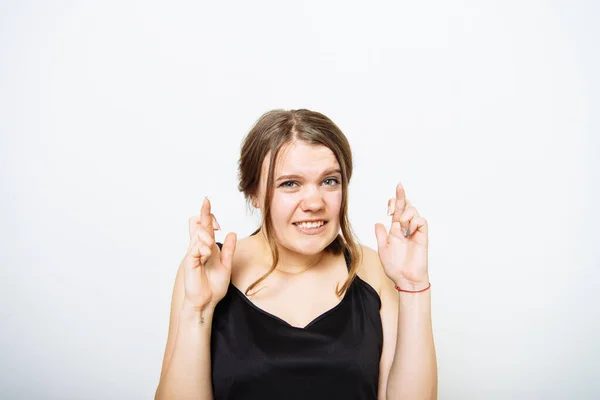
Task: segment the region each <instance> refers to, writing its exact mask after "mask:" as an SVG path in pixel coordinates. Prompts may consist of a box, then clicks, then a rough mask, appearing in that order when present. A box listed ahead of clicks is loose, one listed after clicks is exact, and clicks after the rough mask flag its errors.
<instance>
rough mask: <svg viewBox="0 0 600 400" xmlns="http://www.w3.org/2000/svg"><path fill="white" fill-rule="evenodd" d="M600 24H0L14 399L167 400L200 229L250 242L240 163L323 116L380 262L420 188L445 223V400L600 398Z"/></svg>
mask: <svg viewBox="0 0 600 400" xmlns="http://www.w3.org/2000/svg"><path fill="white" fill-rule="evenodd" d="M599 11H600V7H599V6H598V3H596V2H592V1H589V2H584V1H555V2H541V1H518V2H517V1H457V0H451V1H445V0H438V1H420V2H414V1H412V2H408V1H401V2H398V1H387V2H384V1H372V2H348V1H341V0H338V1H329V2H325V1H323V2H321V1H317V0H313V1H296V2H280V1H274V0H273V1H264V0H259V1H251V2H242V1H238V2H214V1H213V2H194V1H189V2H158V1H137V2H136V1H118V2H117V1H104V2H92V1H55V2H43V1H37V2H32V1H8V2H7V1H4V2H2V3H1V4H0V204H1V208H0V267H1V269H0V321H1V328H0V397H1V398H3V399H42V398H43V399H107V398H110V399H148V398H152V396H153V395H154V391H155V389H156V385H157V383H158V377H159V373H160V367H161V362H162V356H163V352H164V346H165V342H166V337H167V328H168V318H169V304H170V297H171V291H172V287H173V282H174V278H175V273H176V270H177V267H178V265H179V262H180V261H181V259H182V257H183V255H184V253H185V250H186V248H187V245H188V237H187V235H188V233H187V220H188V218H189V217H190V216H191V215H194V214H197V213H198V212H199V209H200V205H201V202H202V199H203V197H204V196H209V197H210V198H211V200H212V203H213V211H214V213H215V215H216V216H217V217H218V219H219V222H220V224H221V227H222V228H223V232H222V233H219V235H220V236H218V239H221V240H222V239H223V237H224V235H223V234H224V233H227V232H229V231H235V232H237V233H238V235H239V236H246V235H248V234H249V233H251V232H252V230H253V229H254V227H255V226H256V223H257V217H256V216H255V215H254V216H253V215H251V214H250V213H249V212H248V211H247V208H246V204H245V202H244V199H243V197H242V195H241V194H240V193H238V192H237V181H236V174H237V171H236V167H237V159H238V156H239V146H240V141H241V139H242V138H243V136H244V135H245V134H246V133H247V132H248V130H249V129H250V127H251V126H252V124H253V123H254V122H255V121H256V119H258V117H259V116H260V115H261V114H262V113H263V112H265V111H267V110H270V109H272V108H310V109H314V110H317V111H321V112H323V113H325V114H326V115H328V116H329V117H331V118H332V119H333V120H334V121H335V122H336V123H337V124H338V125H339V126H340V127H341V128H342V130H343V131H344V132H345V133H346V135H347V136H348V138H349V140H350V143H351V145H352V148H353V151H354V156H355V175H354V177H353V179H352V182H351V187H350V213H351V214H350V215H351V221H352V224H353V227H354V229H355V231H356V232H357V234H358V237H359V238H360V240H361V242H362V243H364V244H366V245H368V246H371V247H374V246H375V245H376V241H375V235H374V230H373V225H374V224H375V223H376V222H385V223H386V224H387V221H388V218H387V217H386V206H387V199H388V198H389V197H393V196H394V188H395V184H396V183H397V182H398V181H401V182H403V184H404V185H405V188H406V191H407V196H408V198H409V199H410V200H411V201H412V202H413V204H414V205H415V206H416V207H417V208H418V210H419V211H420V213H421V215H423V216H424V217H426V218H427V220H428V222H429V227H430V264H429V269H430V275H431V281H432V299H433V321H434V335H435V342H436V348H437V355H438V364H439V398H440V399H461V400H462V399H567V398H568V399H594V398H600V387H599V386H598V385H597V379H598V376H599V373H600V361H599V357H600V334H599V333H598V329H599V327H600V319H599V305H600V295H599V293H600V284H599V280H600V272H599V267H600V257H599V251H598V247H597V246H598V244H599V243H600V240H599V239H600V235H599V229H598V226H599V224H600V213H599V212H598V209H597V208H596V207H594V204H596V205H597V204H600V195H599V193H600V192H599V186H600V185H599V182H600V172H599V171H600V165H599V162H598V159H597V157H598V154H599V153H598V150H599V147H600V146H599V145H600V143H599V142H600V140H599V137H598V136H599V131H600V130H599V128H600V117H599V113H598V111H599V105H600V96H599V90H600V83H599V81H600V80H599V77H598V73H597V71H599V70H600V59H599V54H600V53H599V52H598V48H599V46H598V38H599V36H600V35H599V34H600V28H599V27H598V24H597V20H598V17H599V16H600V13H599ZM594 246H596V247H594Z"/></svg>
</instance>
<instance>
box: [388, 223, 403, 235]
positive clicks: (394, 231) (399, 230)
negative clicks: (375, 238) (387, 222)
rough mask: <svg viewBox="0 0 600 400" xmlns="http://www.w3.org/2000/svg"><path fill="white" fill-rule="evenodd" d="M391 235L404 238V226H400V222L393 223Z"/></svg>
mask: <svg viewBox="0 0 600 400" xmlns="http://www.w3.org/2000/svg"><path fill="white" fill-rule="evenodd" d="M390 235H394V236H396V237H400V236H404V232H402V226H401V225H400V222H398V221H393V222H392V226H391V227H390Z"/></svg>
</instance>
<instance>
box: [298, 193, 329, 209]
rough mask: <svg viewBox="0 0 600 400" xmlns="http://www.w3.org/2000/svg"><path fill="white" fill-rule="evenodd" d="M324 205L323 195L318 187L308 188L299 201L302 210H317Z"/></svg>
mask: <svg viewBox="0 0 600 400" xmlns="http://www.w3.org/2000/svg"><path fill="white" fill-rule="evenodd" d="M324 206H325V202H324V201H323V195H322V193H321V191H320V190H319V189H310V190H308V191H307V192H306V194H305V196H304V198H303V199H302V202H301V203H300V207H301V208H302V211H312V212H314V211H319V210H321V209H322V208H323V207H324Z"/></svg>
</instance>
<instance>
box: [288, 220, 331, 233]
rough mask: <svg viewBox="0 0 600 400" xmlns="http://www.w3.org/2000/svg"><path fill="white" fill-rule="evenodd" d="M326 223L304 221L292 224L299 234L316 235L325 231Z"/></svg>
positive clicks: (322, 221) (323, 221)
mask: <svg viewBox="0 0 600 400" xmlns="http://www.w3.org/2000/svg"><path fill="white" fill-rule="evenodd" d="M327 222H328V221H325V220H321V221H310V222H307V221H304V222H294V223H293V225H294V226H295V227H296V229H298V230H299V231H300V232H301V233H305V234H309V235H316V234H318V233H321V232H323V231H324V230H325V225H327Z"/></svg>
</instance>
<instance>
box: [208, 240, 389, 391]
mask: <svg viewBox="0 0 600 400" xmlns="http://www.w3.org/2000/svg"><path fill="white" fill-rule="evenodd" d="M219 245H220V244H219ZM345 255H346V263H347V265H349V256H348V253H345ZM380 308H381V301H380V298H379V295H378V294H377V292H375V290H374V289H373V288H372V287H371V286H370V285H369V284H367V283H366V282H364V281H363V280H361V279H360V278H359V277H358V276H357V277H356V278H355V279H354V280H353V282H352V284H351V285H350V287H349V289H348V290H347V291H346V293H345V294H344V297H343V298H342V301H341V302H340V303H339V304H338V305H336V306H335V307H334V308H332V309H330V310H328V311H326V312H325V313H323V314H321V315H320V316H319V317H317V318H315V319H314V320H313V321H312V322H310V323H309V324H308V325H307V326H306V327H304V328H297V327H294V326H292V325H290V324H288V323H287V322H285V321H284V320H282V319H280V318H278V317H276V316H274V315H272V314H270V313H268V312H266V311H264V310H262V309H260V308H258V307H257V306H255V305H254V304H253V303H252V302H251V301H250V300H249V299H248V298H247V297H246V296H245V295H244V294H243V293H242V292H240V290H238V289H237V288H236V287H235V286H233V285H232V284H230V285H229V288H228V291H227V294H226V295H225V297H224V298H223V299H222V300H221V301H220V302H219V304H217V307H216V309H215V312H214V316H213V325H212V336H211V367H212V383H213V394H214V399H215V400H224V399H290V400H294V399H309V400H318V399H346V400H349V399H377V384H378V378H379V360H380V358H381V349H382V345H383V331H382V326H381V318H380V315H379V310H380Z"/></svg>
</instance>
